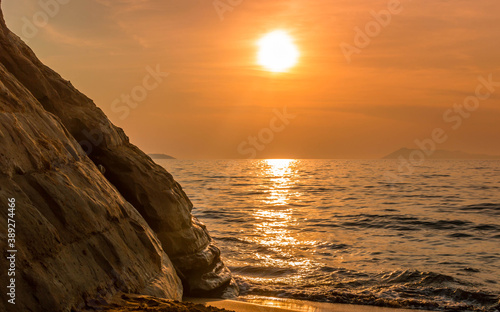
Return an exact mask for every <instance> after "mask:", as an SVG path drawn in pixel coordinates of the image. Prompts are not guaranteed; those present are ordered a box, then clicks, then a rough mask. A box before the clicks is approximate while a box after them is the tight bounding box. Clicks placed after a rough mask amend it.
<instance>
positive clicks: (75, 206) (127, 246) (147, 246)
mask: <svg viewBox="0 0 500 312" xmlns="http://www.w3.org/2000/svg"><path fill="white" fill-rule="evenodd" d="M0 146H1V150H0V160H1V161H0V207H1V208H0V233H2V234H1V240H0V249H1V250H2V251H3V252H5V251H7V250H11V249H15V250H17V253H14V254H15V259H16V261H15V265H16V267H15V271H13V272H14V273H15V275H13V276H12V275H11V276H9V277H8V278H7V276H6V275H7V270H6V269H2V270H1V271H0V274H1V280H2V281H4V282H6V281H8V280H10V278H15V285H16V298H15V303H16V304H15V305H13V304H11V303H8V301H7V300H8V299H10V297H9V298H5V297H6V296H5V295H6V293H7V291H6V289H4V291H2V295H3V296H2V300H1V303H0V310H2V311H70V310H71V309H73V308H77V307H79V306H82V305H85V304H86V303H88V301H89V300H96V299H98V298H99V297H100V296H107V295H110V294H113V293H114V292H116V291H125V292H135V293H143V294H150V295H156V296H160V297H165V298H171V299H180V298H181V297H182V284H181V281H180V280H179V278H178V276H177V274H176V272H175V268H174V267H173V265H172V263H171V262H170V260H169V258H168V256H167V255H166V254H165V252H164V251H163V249H162V246H161V243H160V242H159V240H158V239H157V237H156V235H155V233H154V232H153V231H152V230H151V228H150V227H149V226H148V224H147V223H146V222H145V221H144V219H143V218H142V217H141V216H140V215H139V214H138V212H137V211H136V209H135V208H134V207H133V206H132V205H130V203H128V202H127V201H126V200H125V199H124V198H123V197H122V196H121V195H120V193H118V191H117V190H116V189H115V188H114V187H113V186H112V185H111V183H109V181H107V180H106V179H105V178H104V177H103V176H102V174H101V173H100V171H99V170H98V169H97V167H96V166H95V164H94V163H92V161H90V159H89V158H88V157H87V156H86V155H85V153H84V152H83V150H82V148H81V147H80V146H79V145H78V143H77V142H76V141H75V140H74V139H73V138H72V137H71V135H70V134H69V133H68V132H67V130H66V129H65V128H64V127H63V126H62V125H61V123H60V122H59V120H58V119H57V118H56V117H55V116H53V115H52V114H50V113H48V112H46V111H45V110H44V109H43V108H42V106H41V105H40V103H39V102H38V101H37V100H36V99H35V98H34V97H33V96H32V95H31V93H30V92H29V91H28V90H27V89H26V88H24V86H23V85H22V84H21V83H20V82H19V81H18V80H17V79H16V78H15V77H14V76H13V75H11V74H10V73H9V72H8V71H7V70H6V69H5V67H4V66H3V65H1V64H0ZM10 198H14V199H15V205H16V207H15V211H13V212H14V215H11V216H8V212H9V211H8V203H9V201H8V199H10ZM8 217H9V218H10V219H12V220H14V222H12V221H10V223H11V224H15V230H16V237H15V243H14V246H9V247H8V246H7V244H6V243H7V239H6V237H5V236H6V235H5V233H8V229H7V218H8ZM11 254H12V253H11ZM3 261H5V258H4V260H3ZM2 263H5V262H2ZM6 267H7V266H4V265H2V268H6ZM4 286H5V285H4ZM1 305H4V307H2V306H1Z"/></svg>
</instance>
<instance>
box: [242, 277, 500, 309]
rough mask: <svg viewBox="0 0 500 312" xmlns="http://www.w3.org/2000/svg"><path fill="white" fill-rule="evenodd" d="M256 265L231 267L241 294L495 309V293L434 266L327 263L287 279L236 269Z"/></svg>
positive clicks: (396, 305)
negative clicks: (380, 268)
mask: <svg viewBox="0 0 500 312" xmlns="http://www.w3.org/2000/svg"><path fill="white" fill-rule="evenodd" d="M260 269H261V268H255V269H254V270H250V269H248V268H244V269H240V270H236V280H237V282H238V284H239V285H240V287H241V290H242V294H243V295H256V296H274V297H281V298H290V299H302V300H310V301H321V302H330V303H346V304H361V305H375V306H383V307H392V308H412V309H427V310H437V311H481V312H495V311H498V308H499V307H500V297H499V296H498V294H494V293H488V292H485V291H480V290H474V288H473V287H472V285H468V284H467V283H465V282H463V281H460V280H457V279H456V278H454V277H451V276H448V275H444V274H440V273H435V272H421V271H418V270H404V271H402V270H399V271H393V272H387V273H380V274H375V275H370V274H366V273H360V272H354V271H349V270H342V269H337V270H335V269H333V268H330V270H327V269H325V270H322V274H318V275H315V274H313V275H312V276H308V277H307V279H294V280H293V281H289V280H287V279H285V280H272V279H262V278H252V276H248V275H247V274H245V275H244V276H242V275H238V274H241V273H243V272H245V273H247V272H248V271H249V272H252V273H253V275H255V274H257V273H258V270H260ZM267 270H268V271H267V273H270V274H275V275H274V276H277V277H280V276H283V275H282V274H278V272H280V271H279V270H277V269H276V268H268V269H267ZM269 271H270V272H269ZM324 272H329V276H330V278H329V279H325V278H324V275H325V274H324ZM283 273H285V272H284V271H283ZM285 275H286V274H285ZM270 276H271V275H270ZM321 276H323V277H321ZM312 280H314V282H312Z"/></svg>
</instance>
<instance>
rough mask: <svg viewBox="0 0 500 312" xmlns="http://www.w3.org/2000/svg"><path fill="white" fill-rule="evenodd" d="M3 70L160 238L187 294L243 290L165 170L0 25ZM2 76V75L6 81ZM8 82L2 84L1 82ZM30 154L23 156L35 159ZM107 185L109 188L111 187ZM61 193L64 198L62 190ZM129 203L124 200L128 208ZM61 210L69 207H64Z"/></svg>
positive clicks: (82, 157)
mask: <svg viewBox="0 0 500 312" xmlns="http://www.w3.org/2000/svg"><path fill="white" fill-rule="evenodd" d="M0 64H2V65H3V66H4V67H5V71H6V72H8V73H9V74H10V75H11V77H12V79H15V80H16V81H18V82H19V84H20V85H21V86H22V88H25V93H28V92H29V93H30V96H32V100H33V101H34V102H36V103H37V104H38V105H40V106H41V107H43V109H45V111H46V112H50V113H51V114H53V115H54V116H56V117H57V120H58V121H60V123H61V124H62V126H63V127H62V129H64V131H66V129H67V132H66V135H67V137H69V138H70V139H73V138H74V140H76V141H77V142H78V143H79V144H80V146H81V148H80V149H79V151H80V152H81V150H82V149H83V151H84V152H86V154H87V156H88V158H87V157H84V155H83V156H82V155H80V154H76V155H77V156H78V158H79V159H84V160H81V161H85V162H88V163H89V166H90V165H91V163H90V162H89V159H90V160H91V161H92V162H93V163H94V164H95V165H97V166H99V167H100V168H104V169H105V170H102V171H101V173H100V172H98V173H99V175H100V177H101V178H102V172H104V176H105V178H106V180H107V181H106V183H108V182H109V183H111V185H112V186H113V187H114V189H115V192H116V191H118V192H117V193H119V195H121V196H122V197H123V198H124V199H125V200H126V201H127V202H129V203H130V204H131V205H132V206H133V207H132V208H130V207H129V208H130V209H131V210H133V208H135V209H136V210H137V211H138V212H139V213H140V215H141V216H142V217H143V218H144V219H145V221H146V222H147V224H148V226H149V227H150V228H151V229H152V230H153V231H154V232H155V234H156V235H157V237H158V239H159V241H160V242H161V244H162V246H163V249H164V250H165V252H166V253H167V254H168V256H169V258H170V259H171V261H172V262H173V264H174V266H175V268H176V270H177V273H178V275H179V276H180V278H181V280H182V283H183V285H184V290H185V293H186V294H188V295H202V296H234V295H236V294H237V287H236V286H235V283H234V281H233V279H232V277H231V274H230V272H229V270H228V269H227V268H226V267H225V266H224V264H223V262H222V260H221V258H220V251H219V249H218V248H217V247H216V246H215V244H214V242H213V241H212V239H211V238H210V236H209V234H208V232H207V230H206V228H205V226H204V225H203V224H202V223H201V222H199V221H198V220H197V219H196V218H195V217H194V216H193V215H192V214H191V210H192V207H193V205H192V203H191V201H190V200H189V198H188V197H187V196H186V194H185V193H184V191H183V190H182V188H181V186H180V185H179V184H178V183H177V182H176V181H175V180H174V179H173V178H172V176H171V175H170V174H169V173H168V172H167V171H166V170H165V169H164V168H162V167H161V166H158V165H157V164H155V163H154V162H153V161H152V160H151V158H149V157H148V156H147V155H146V154H144V153H143V152H142V151H141V150H139V149H138V148H137V147H135V146H134V145H132V144H131V143H130V142H129V140H128V137H127V136H126V135H125V133H124V132H123V131H122V129H120V128H117V127H115V126H114V125H113V124H112V123H111V122H110V121H109V120H108V119H107V117H106V116H105V115H104V113H103V112H102V111H101V110H100V109H99V108H98V107H97V106H96V105H95V104H94V103H93V101H92V100H90V99H89V98H87V97H86V96H85V95H83V94H82V93H80V92H79V91H78V90H76V89H75V88H74V87H73V86H72V85H71V83H70V82H68V81H66V80H64V79H62V78H61V77H60V76H59V75H58V74H57V73H55V72H54V71H52V70H51V69H50V68H48V67H47V66H45V65H43V64H42V63H41V62H40V61H39V60H38V59H37V57H36V56H35V54H34V53H33V52H32V51H31V49H30V48H29V47H28V46H27V45H26V44H24V42H22V40H21V39H20V38H19V37H17V36H16V35H14V34H13V33H11V32H10V31H9V30H8V29H7V28H6V26H5V23H4V21H3V18H1V20H0ZM2 77H3V76H2ZM2 79H3V78H2ZM29 149H30V148H28V150H27V151H25V152H26V153H29ZM109 183H108V185H109ZM61 192H62V191H61ZM123 205H126V206H127V207H128V204H127V203H126V202H125V201H124V204H123ZM61 209H63V208H61Z"/></svg>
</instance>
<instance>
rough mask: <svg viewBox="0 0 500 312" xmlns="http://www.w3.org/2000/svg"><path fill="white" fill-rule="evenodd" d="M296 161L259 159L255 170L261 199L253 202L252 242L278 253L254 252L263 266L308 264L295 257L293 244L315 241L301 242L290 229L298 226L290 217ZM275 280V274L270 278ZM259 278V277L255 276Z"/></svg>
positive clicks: (292, 215)
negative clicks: (260, 183) (262, 181)
mask: <svg viewBox="0 0 500 312" xmlns="http://www.w3.org/2000/svg"><path fill="white" fill-rule="evenodd" d="M296 163H297V160H293V159H267V160H262V163H261V166H260V167H261V168H262V170H261V171H260V172H259V173H258V174H259V175H260V176H261V177H262V178H263V179H265V180H267V181H268V183H265V184H264V185H265V188H264V193H265V196H262V198H261V204H260V205H259V204H257V207H256V208H255V210H254V212H253V217H254V218H255V223H254V235H252V236H251V237H252V241H253V242H254V243H257V244H259V245H260V246H265V247H267V248H269V249H271V250H273V251H274V252H276V253H277V254H278V255H279V256H278V257H276V256H275V255H270V254H266V253H258V254H256V255H255V256H256V258H257V259H259V260H260V261H261V265H262V266H265V267H276V268H295V267H299V268H300V269H301V270H303V269H306V268H310V267H312V265H313V264H312V263H311V261H310V260H309V259H304V258H302V259H300V260H299V259H298V258H297V257H295V256H294V250H295V249H294V248H293V247H294V246H297V245H313V244H315V243H316V242H315V241H304V240H301V239H300V238H298V237H297V233H296V231H295V233H294V232H293V231H292V228H294V227H295V228H296V227H297V226H298V225H299V222H298V220H296V219H295V218H294V211H293V207H292V206H290V203H291V201H292V200H297V198H298V197H300V194H296V193H295V191H294V188H293V186H294V185H295V184H296V183H297V179H296V176H295V174H294V173H295V170H294V169H295V165H296ZM273 278H274V279H276V277H275V276H274V277H273ZM257 279H262V278H257Z"/></svg>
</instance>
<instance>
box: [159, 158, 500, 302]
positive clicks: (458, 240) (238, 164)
mask: <svg viewBox="0 0 500 312" xmlns="http://www.w3.org/2000/svg"><path fill="white" fill-rule="evenodd" d="M157 162H158V163H159V164H161V165H162V166H164V167H165V168H166V169H167V170H168V171H169V172H171V173H172V174H173V176H174V178H175V179H176V180H177V181H178V182H180V183H181V185H182V186H183V188H184V190H185V192H186V193H187V195H188V196H189V197H190V198H191V200H192V202H193V204H194V206H195V208H194V209H193V213H194V215H195V216H197V217H198V218H199V219H200V220H201V221H203V222H204V223H205V224H206V225H207V227H208V229H209V231H210V233H211V235H212V237H213V238H214V239H215V240H216V242H217V243H218V245H219V247H220V248H221V250H222V253H223V257H224V261H225V263H226V264H227V265H228V266H229V268H230V269H231V270H232V272H233V274H234V275H235V278H236V280H237V282H238V283H239V285H240V288H241V290H242V294H243V295H244V296H249V297H250V296H270V297H283V298H294V299H307V300H312V301H322V302H335V303H354V304H368V305H380V306H392V307H411V308H421V309H430V310H446V311H466V310H470V311H498V310H499V309H500V306H499V301H500V161H486V160H481V161H427V162H426V163H424V164H423V165H421V166H419V167H416V168H415V171H414V172H413V173H412V174H406V175H403V176H401V177H400V180H399V182H398V183H396V184H391V183H388V180H387V178H386V174H387V173H397V168H398V163H397V161H392V160H367V161H363V160H206V161H205V160H157Z"/></svg>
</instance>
